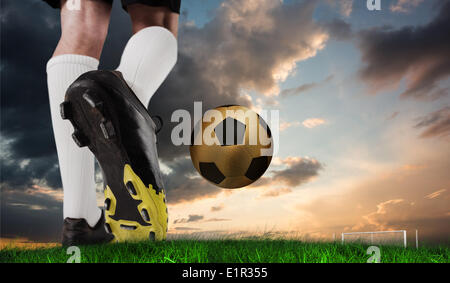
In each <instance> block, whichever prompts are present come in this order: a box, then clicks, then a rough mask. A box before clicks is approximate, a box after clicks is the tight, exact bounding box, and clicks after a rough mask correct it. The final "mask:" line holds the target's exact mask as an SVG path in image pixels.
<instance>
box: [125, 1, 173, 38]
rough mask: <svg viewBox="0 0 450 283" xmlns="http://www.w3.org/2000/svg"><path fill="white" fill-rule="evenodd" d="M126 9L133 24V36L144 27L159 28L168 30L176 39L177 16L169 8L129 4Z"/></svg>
mask: <svg viewBox="0 0 450 283" xmlns="http://www.w3.org/2000/svg"><path fill="white" fill-rule="evenodd" d="M127 9H128V13H129V14H130V17H131V22H132V24H133V34H135V33H137V32H138V31H140V30H141V29H144V28H146V27H150V26H160V27H164V28H166V29H168V30H170V31H171V32H172V33H173V35H174V36H175V37H177V34H178V16H179V15H178V14H177V13H174V12H172V11H171V10H170V9H169V8H167V7H152V6H147V5H143V4H131V5H128V7H127Z"/></svg>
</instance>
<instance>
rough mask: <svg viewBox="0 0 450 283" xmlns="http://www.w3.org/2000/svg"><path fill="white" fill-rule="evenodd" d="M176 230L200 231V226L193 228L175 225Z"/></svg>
mask: <svg viewBox="0 0 450 283" xmlns="http://www.w3.org/2000/svg"><path fill="white" fill-rule="evenodd" d="M175 230H179V231H198V230H201V229H200V228H192V227H175Z"/></svg>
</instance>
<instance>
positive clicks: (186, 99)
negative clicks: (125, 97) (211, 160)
mask: <svg viewBox="0 0 450 283" xmlns="http://www.w3.org/2000/svg"><path fill="white" fill-rule="evenodd" d="M381 1H382V10H381V11H369V10H367V7H366V1H362V0H354V1H353V0H335V1H333V0H322V1H288V0H285V1H278V0H246V1H239V0H225V1H219V0H183V1H182V14H181V16H180V31H179V59H178V63H177V66H176V67H175V69H174V70H173V72H172V73H171V75H170V76H169V78H168V79H167V80H166V82H165V83H164V84H163V86H162V87H161V88H160V89H159V90H158V92H157V94H156V95H155V96H154V97H153V99H152V100H151V102H150V113H151V114H152V115H160V116H162V117H163V119H164V121H165V125H166V126H165V128H163V131H162V134H161V136H160V141H159V154H160V157H161V162H162V168H163V173H164V175H165V178H164V179H165V183H166V187H167V188H166V190H167V194H168V196H167V199H168V201H169V219H170V223H169V224H170V225H169V232H170V234H179V233H195V234H196V235H198V234H200V235H206V236H211V235H214V236H215V235H222V234H231V233H263V232H271V233H275V234H277V233H279V234H280V235H283V234H285V233H287V234H295V235H301V236H305V237H312V238H322V239H326V240H331V239H332V235H333V233H336V234H338V233H341V232H343V231H378V230H392V229H406V230H408V233H409V234H410V235H411V236H412V234H413V231H414V230H415V229H418V230H419V233H420V235H421V240H424V241H434V242H444V241H445V242H447V243H448V242H449V239H450V224H449V223H450V174H449V173H450V146H449V145H450V136H449V134H450V99H449V92H450V37H449V36H448V35H449V34H450V16H449V15H450V1H442V0H434V1H433V0H409V1H408V0H381ZM116 2H117V1H116ZM2 6H3V7H2V14H1V15H0V20H1V23H2V33H1V37H2V38H1V39H2V40H1V42H2V53H1V65H0V72H1V81H2V84H1V104H0V106H1V124H0V125H1V128H0V136H1V153H0V158H1V162H2V164H1V184H0V185H1V187H2V189H1V231H0V232H1V237H7V238H12V237H20V238H26V239H29V240H33V241H57V240H58V239H59V237H60V230H61V224H62V190H61V181H60V178H59V171H58V167H57V158H56V150H55V145H54V141H53V134H52V129H51V122H50V110H49V106H48V97H47V90H46V74H45V64H46V62H47V60H48V58H50V56H51V54H52V51H53V48H54V46H55V44H56V42H57V40H58V36H59V15H58V12H57V10H52V9H50V8H48V7H47V5H46V4H44V3H43V2H42V1H38V0H34V1H33V0H28V1H11V0H8V1H2ZM130 32H131V28H130V21H129V19H128V17H127V14H126V13H125V12H124V11H123V10H122V9H121V7H120V5H119V3H115V4H114V9H113V15H112V22H111V26H110V35H109V37H108V39H107V42H106V45H105V50H104V53H103V55H102V58H101V66H100V68H104V69H112V68H115V67H116V66H117V65H118V62H119V59H120V54H121V52H122V50H123V47H124V46H125V44H126V42H127V39H128V38H129V36H130ZM193 101H202V102H203V107H204V110H207V109H209V108H214V107H216V106H219V105H224V104H241V105H245V106H248V107H250V108H252V109H254V110H255V111H260V110H261V109H267V110H271V109H275V110H279V113H280V131H281V132H280V143H279V153H278V156H276V157H274V159H273V161H272V164H271V166H270V167H269V169H268V171H267V172H266V174H265V175H264V177H263V178H261V179H260V180H259V181H258V182H257V183H255V184H253V185H251V186H250V187H248V188H243V189H239V190H223V189H220V188H217V187H214V186H213V185H211V184H209V183H208V182H207V181H205V180H203V179H202V178H201V177H200V176H199V175H198V173H197V172H196V171H195V169H194V167H193V166H192V163H191V161H190V158H189V150H188V148H187V147H175V146H173V145H172V144H171V141H170V133H171V128H172V127H173V126H175V124H171V123H170V116H171V113H172V112H173V111H174V110H176V109H187V110H189V111H192V109H193V106H194V104H193ZM98 181H99V186H98V187H99V191H98V195H99V204H100V203H102V202H103V200H102V199H101V197H102V193H101V192H100V188H101V187H102V185H101V183H100V182H101V174H100V173H99V174H98Z"/></svg>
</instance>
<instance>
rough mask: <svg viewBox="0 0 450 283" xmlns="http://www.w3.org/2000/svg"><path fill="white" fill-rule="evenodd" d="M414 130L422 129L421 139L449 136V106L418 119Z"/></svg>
mask: <svg viewBox="0 0 450 283" xmlns="http://www.w3.org/2000/svg"><path fill="white" fill-rule="evenodd" d="M415 128H418V129H423V132H422V134H421V135H420V136H421V137H422V138H432V137H446V136H448V135H449V134H450V106H446V107H444V108H442V109H440V110H438V111H435V112H433V113H430V114H428V115H427V116H425V117H421V118H419V122H418V123H417V124H416V125H415Z"/></svg>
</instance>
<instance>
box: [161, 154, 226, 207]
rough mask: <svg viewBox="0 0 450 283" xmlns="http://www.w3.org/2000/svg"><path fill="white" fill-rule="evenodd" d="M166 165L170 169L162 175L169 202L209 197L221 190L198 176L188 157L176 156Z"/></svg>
mask: <svg viewBox="0 0 450 283" xmlns="http://www.w3.org/2000/svg"><path fill="white" fill-rule="evenodd" d="M167 165H168V166H169V167H170V168H171V170H172V171H171V172H170V173H169V174H168V175H165V176H164V181H165V186H166V188H168V189H167V200H168V201H169V202H170V203H179V202H186V201H192V200H196V199H203V198H210V197H214V196H215V195H217V194H218V193H220V192H221V191H222V189H220V188H218V187H216V186H214V185H212V184H210V183H209V182H208V181H206V180H205V179H204V178H202V177H200V176H199V175H198V173H197V171H195V168H194V166H193V165H192V161H191V160H190V158H188V157H181V158H177V159H175V160H174V161H172V162H169V163H167Z"/></svg>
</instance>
